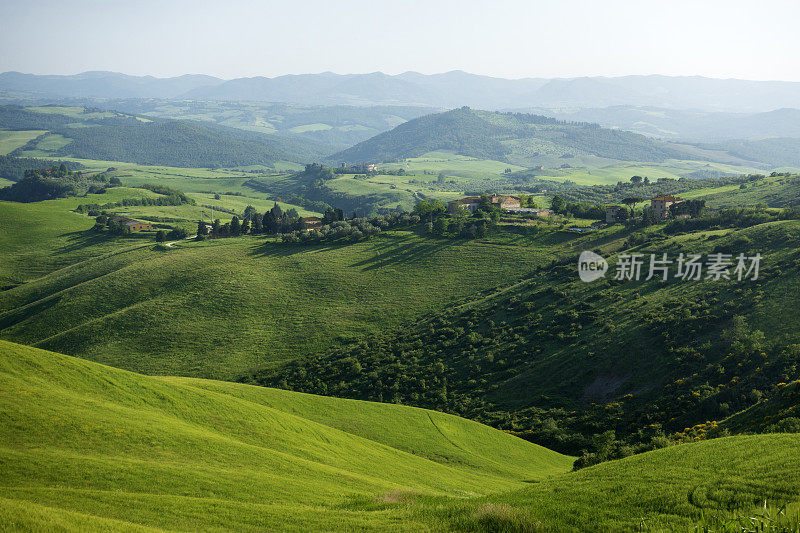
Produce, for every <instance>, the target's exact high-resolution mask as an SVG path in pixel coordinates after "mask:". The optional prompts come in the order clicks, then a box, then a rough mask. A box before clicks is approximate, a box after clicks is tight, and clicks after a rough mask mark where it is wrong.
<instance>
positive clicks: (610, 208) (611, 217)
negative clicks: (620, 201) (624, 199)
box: [606, 205, 622, 224]
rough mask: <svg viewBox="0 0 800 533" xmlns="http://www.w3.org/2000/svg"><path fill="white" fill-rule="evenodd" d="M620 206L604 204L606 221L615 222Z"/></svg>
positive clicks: (617, 218)
mask: <svg viewBox="0 0 800 533" xmlns="http://www.w3.org/2000/svg"><path fill="white" fill-rule="evenodd" d="M621 209H622V208H621V207H620V206H618V205H607V206H606V223H608V224H615V223H616V222H617V221H618V220H619V212H620V210H621Z"/></svg>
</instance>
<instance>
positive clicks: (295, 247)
mask: <svg viewBox="0 0 800 533" xmlns="http://www.w3.org/2000/svg"><path fill="white" fill-rule="evenodd" d="M342 246H346V244H336V243H330V244H328V243H326V244H296V243H292V244H289V243H284V242H272V241H267V242H262V243H261V244H259V245H258V246H256V247H255V248H254V249H253V251H252V252H250V255H255V256H257V257H288V256H291V255H295V254H307V253H319V252H325V251H328V250H335V249H337V248H341V247H342Z"/></svg>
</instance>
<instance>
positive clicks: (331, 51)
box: [0, 0, 800, 81]
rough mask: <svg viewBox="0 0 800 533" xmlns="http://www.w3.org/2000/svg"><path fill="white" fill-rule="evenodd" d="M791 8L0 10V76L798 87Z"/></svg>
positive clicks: (545, 5) (32, 1)
mask: <svg viewBox="0 0 800 533" xmlns="http://www.w3.org/2000/svg"><path fill="white" fill-rule="evenodd" d="M799 27H800V0H759V1H753V0H748V1H745V0H724V1H723V0H720V1H718V0H692V1H683V0H661V1H650V0H550V1H546V2H545V1H539V0H527V1H525V0H519V1H518V0H499V1H498V0H484V1H472V0H460V1H455V0H453V1H451V0H428V1H416V0H414V1H403V0H394V1H391V2H382V1H379V0H376V1H361V0H328V1H317V0H281V1H262V2H255V1H245V0H228V1H224V2H223V1H218V2H210V1H207V2H204V1H188V0H187V1H183V0H176V1H172V0H158V1H151V0H143V1H136V0H129V1H124V2H123V1H120V2H117V1H100V0H80V1H79V0H59V1H51V0H19V1H10V0H0V71H7V70H17V71H21V72H30V73H35V74H74V73H78V72H82V71H86V70H113V71H118V72H125V73H128V74H136V75H143V74H151V75H154V76H159V77H162V76H174V75H178V74H185V73H204V74H212V75H215V76H219V77H223V78H234V77H241V76H276V75H280V74H298V73H307V72H322V71H333V72H338V73H356V72H374V71H378V70H380V71H383V72H386V73H389V74H396V73H399V72H404V71H406V70H416V71H419V72H423V73H428V74H429V73H435V72H445V71H449V70H455V69H461V70H466V71H468V72H473V73H476V74H487V75H493V76H500V77H507V78H521V77H573V76H591V75H606V76H619V75H625V74H668V75H703V76H711V77H721V78H729V77H731V78H746V79H759V80H767V79H770V80H791V81H800V59H799V58H798V56H800V31H798V28H799Z"/></svg>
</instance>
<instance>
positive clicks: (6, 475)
mask: <svg viewBox="0 0 800 533" xmlns="http://www.w3.org/2000/svg"><path fill="white" fill-rule="evenodd" d="M0 420H2V424H0V427H2V430H0V487H2V488H0V524H3V526H4V527H6V526H8V527H10V528H11V529H16V528H45V529H50V528H53V527H58V528H62V527H65V528H67V529H84V528H87V527H91V528H93V529H94V528H97V527H99V526H104V527H107V528H110V529H115V530H119V529H134V530H136V529H138V528H136V527H134V526H147V527H156V528H165V529H198V528H202V529H209V528H212V529H213V528H217V527H224V528H229V529H239V530H243V529H244V530H247V529H256V528H262V529H264V528H266V529H272V530H275V529H282V530H285V529H305V530H315V529H316V530H319V529H332V528H337V529H349V530H352V529H354V528H363V527H367V526H368V527H369V528H371V529H398V528H400V529H415V528H416V529H417V530H419V528H420V527H421V524H419V523H417V522H415V521H408V520H402V521H401V520H400V518H401V511H402V508H398V507H397V506H391V505H388V504H390V503H391V502H396V501H398V500H399V499H402V498H404V497H405V496H404V495H405V494H419V495H427V496H451V497H456V498H464V497H474V496H479V495H486V494H489V493H492V492H496V491H502V490H511V489H514V488H520V487H523V486H524V485H525V483H526V482H530V481H539V480H542V479H544V478H546V477H547V476H549V475H552V474H556V473H559V472H563V471H566V470H567V469H569V468H570V466H571V463H572V459H571V458H569V457H566V456H563V455H560V454H557V453H555V452H552V451H550V450H547V449H545V448H542V447H539V446H536V445H533V444H530V443H528V442H526V441H523V440H522V439H518V438H516V437H513V436H510V435H507V434H505V433H502V432H500V431H496V430H493V429H491V428H489V427H487V426H483V425H481V424H477V423H475V422H470V421H467V420H464V419H460V418H457V417H454V416H451V415H445V414H441V413H437V412H432V411H425V410H422V409H415V408H409V407H402V406H397V405H382V404H372V403H368V402H358V401H352V400H336V399H330V398H321V397H314V396H310V395H303V394H298V393H291V392H285V391H277V390H269V389H263V388H257V387H251V386H247V385H237V384H231V383H221V382H208V381H203V380H197V379H188V378H186V379H184V378H157V377H147V376H141V375H138V374H133V373H130V372H126V371H123V370H118V369H113V368H110V367H105V366H102V365H99V364H96V363H92V362H89V361H86V360H83V359H78V358H73V357H69V356H64V355H60V354H55V353H52V352H46V351H43V350H38V349H34V348H29V347H25V346H20V345H16V344H12V343H8V342H3V341H0ZM370 502H371V503H370Z"/></svg>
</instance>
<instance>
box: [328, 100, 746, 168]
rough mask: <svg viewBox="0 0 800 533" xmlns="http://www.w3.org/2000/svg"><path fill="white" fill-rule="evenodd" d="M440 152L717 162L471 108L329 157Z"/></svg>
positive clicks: (623, 137)
mask: <svg viewBox="0 0 800 533" xmlns="http://www.w3.org/2000/svg"><path fill="white" fill-rule="evenodd" d="M435 150H446V151H452V152H455V153H457V154H461V155H466V156H471V157H476V158H479V159H494V160H499V161H505V162H508V163H513V164H517V165H522V166H528V167H531V166H535V165H537V164H544V165H547V166H558V165H564V166H565V167H569V166H570V165H574V164H579V165H583V164H586V163H587V162H591V161H594V162H595V164H597V163H599V162H603V161H605V162H608V161H609V160H621V161H642V162H661V161H665V160H667V159H708V158H709V157H711V160H714V158H713V153H712V152H710V151H709V152H707V153H703V154H698V153H696V152H694V153H692V152H690V149H689V148H686V147H682V146H681V145H677V144H667V143H664V142H660V141H657V140H653V139H650V138H648V137H644V136H643V135H639V134H636V133H631V132H626V131H622V130H609V129H604V128H601V127H600V126H598V125H596V124H588V123H569V122H560V121H558V120H555V119H552V118H549V117H544V116H539V115H527V114H521V113H494V112H489V111H476V110H472V109H469V108H467V107H463V108H460V109H454V110H451V111H447V112H444V113H439V114H434V115H427V116H424V117H420V118H417V119H413V120H410V121H408V122H406V123H404V124H401V125H399V126H397V127H396V128H395V129H393V130H390V131H388V132H385V133H381V134H380V135H376V136H375V137H373V138H371V139H368V140H366V141H363V142H361V143H359V144H357V145H355V146H353V147H352V148H348V149H347V150H344V151H342V152H339V153H336V154H334V155H332V156H330V157H329V158H328V159H329V161H331V162H334V163H336V162H339V161H346V162H348V163H374V162H391V161H398V160H402V159H405V158H410V157H419V156H421V155H422V154H425V153H427V152H431V151H435ZM727 159H730V158H727ZM559 161H560V162H561V163H559ZM739 161H740V162H741V163H744V161H742V160H739ZM725 162H731V161H729V160H728V161H725ZM595 166H596V165H595Z"/></svg>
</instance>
